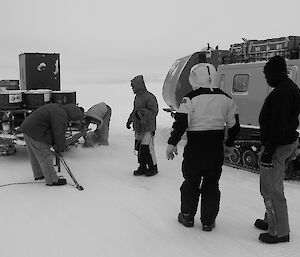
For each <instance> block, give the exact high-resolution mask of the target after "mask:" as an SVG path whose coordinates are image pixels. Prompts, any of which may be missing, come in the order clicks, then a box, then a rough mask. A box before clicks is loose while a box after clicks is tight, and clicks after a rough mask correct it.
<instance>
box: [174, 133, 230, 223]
mask: <svg viewBox="0 0 300 257" xmlns="http://www.w3.org/2000/svg"><path fill="white" fill-rule="evenodd" d="M223 141H224V132H223V131H205V132H202V131H201V132H188V133H187V144H186V146H185V148H184V153H183V162H182V174H183V177H184V181H183V183H182V185H181V187H180V191H181V212H183V213H188V214H191V215H192V216H195V214H196V212H197V208H198V202H199V198H200V195H201V215H200V217H201V222H202V224H207V225H210V224H212V223H213V222H214V221H215V219H216V217H217V215H218V212H219V206H220V195H221V193H220V190H219V180H220V177H221V173H222V165H223V159H224V147H223Z"/></svg>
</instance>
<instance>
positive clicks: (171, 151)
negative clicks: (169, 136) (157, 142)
mask: <svg viewBox="0 0 300 257" xmlns="http://www.w3.org/2000/svg"><path fill="white" fill-rule="evenodd" d="M177 154H178V151H177V146H175V145H168V147H167V150H166V156H167V159H168V160H170V159H171V160H173V159H174V157H175V155H177Z"/></svg>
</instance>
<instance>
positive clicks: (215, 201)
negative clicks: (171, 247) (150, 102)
mask: <svg viewBox="0 0 300 257" xmlns="http://www.w3.org/2000/svg"><path fill="white" fill-rule="evenodd" d="M215 78H216V69H215V68H214V66H213V65H211V64H209V63H200V64H196V65H195V66H193V67H192V68H191V71H190V75H189V82H190V84H191V86H192V88H193V91H192V92H191V93H189V94H187V95H186V96H185V97H183V99H182V101H181V103H180V106H179V109H178V111H177V112H176V113H175V121H174V123H173V126H172V128H173V131H172V132H171V135H170V138H169V140H168V147H167V149H166V156H167V158H168V159H173V158H174V157H175V155H177V154H178V152H177V144H178V143H179V141H180V140H181V137H182V136H183V134H184V133H185V132H186V134H187V143H186V145H185V148H184V153H183V162H182V174H183V177H184V181H183V183H182V185H181V187H180V191H181V212H180V213H179V215H178V221H179V222H180V223H181V224H183V225H184V226H186V227H192V226H193V225H194V216H195V215H196V212H197V208H198V202H199V197H200V195H201V215H200V216H201V222H202V229H203V230H204V231H211V230H212V229H213V228H214V227H215V220H216V217H217V215H218V212H219V205H220V190H219V179H220V177H221V173H222V165H223V160H224V150H225V152H226V153H228V152H229V153H230V152H231V151H232V147H233V144H234V140H235V138H236V136H237V134H238V132H239V130H240V125H239V118H238V112H237V107H236V105H235V103H234V101H233V99H232V98H231V97H229V96H228V95H227V94H226V93H225V92H223V91H222V90H221V89H219V88H217V86H216V84H215ZM226 127H227V129H228V130H227V134H228V137H227V138H226V139H225V141H224V137H225V128H226ZM224 145H225V146H224ZM224 148H225V149H224Z"/></svg>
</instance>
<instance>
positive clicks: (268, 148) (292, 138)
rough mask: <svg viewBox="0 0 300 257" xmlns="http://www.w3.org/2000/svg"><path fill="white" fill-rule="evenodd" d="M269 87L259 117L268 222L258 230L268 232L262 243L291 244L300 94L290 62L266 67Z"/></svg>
mask: <svg viewBox="0 0 300 257" xmlns="http://www.w3.org/2000/svg"><path fill="white" fill-rule="evenodd" d="M264 74H265V78H266V81H267V83H268V84H269V86H270V87H272V88H273V90H272V91H271V93H270V94H269V95H268V96H267V98H266V99H265V102H264V104H263V107H262V109H261V112H260V115H259V124H260V134H261V142H262V148H261V158H260V193H261V195H262V197H263V199H264V203H265V207H266V213H265V218H264V219H263V220H262V219H257V220H256V221H255V223H254V226H255V227H257V228H259V229H262V230H267V231H268V232H267V233H261V234H260V236H259V240H260V241H262V242H265V243H278V242H288V241H289V232H290V230H289V221H288V212H287V203H286V199H285V196H284V189H283V179H284V174H285V169H286V166H287V165H288V163H289V161H290V160H292V159H293V158H295V155H296V150H297V148H298V132H297V127H298V125H299V121H298V115H299V113H300V90H299V88H298V87H297V85H296V84H295V83H294V82H293V81H292V80H291V79H290V78H289V77H288V73H287V67H286V62H285V60H284V58H282V57H280V56H274V57H272V58H270V60H269V61H268V62H267V63H266V65H265V66H264Z"/></svg>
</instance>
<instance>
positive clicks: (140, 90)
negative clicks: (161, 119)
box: [126, 75, 158, 176]
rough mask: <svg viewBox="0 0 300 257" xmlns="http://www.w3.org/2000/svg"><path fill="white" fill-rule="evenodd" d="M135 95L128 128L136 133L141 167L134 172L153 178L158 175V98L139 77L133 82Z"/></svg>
mask: <svg viewBox="0 0 300 257" xmlns="http://www.w3.org/2000/svg"><path fill="white" fill-rule="evenodd" d="M131 88H132V90H133V93H134V94H135V98H134V103H133V110H132V112H131V113H130V115H129V118H128V120H127V123H126V127H127V128H128V129H131V124H133V130H134V132H135V151H136V152H137V157H138V163H139V167H138V169H137V170H135V171H134V172H133V175H135V176H141V175H145V176H153V175H155V174H157V173H158V169H157V162H156V156H155V151H154V134H155V130H156V116H157V114H158V103H157V99H156V97H155V96H154V95H153V94H152V93H151V92H149V91H148V90H147V89H146V86H145V82H144V78H143V76H142V75H138V76H136V77H134V78H133V79H132V80H131Z"/></svg>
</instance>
